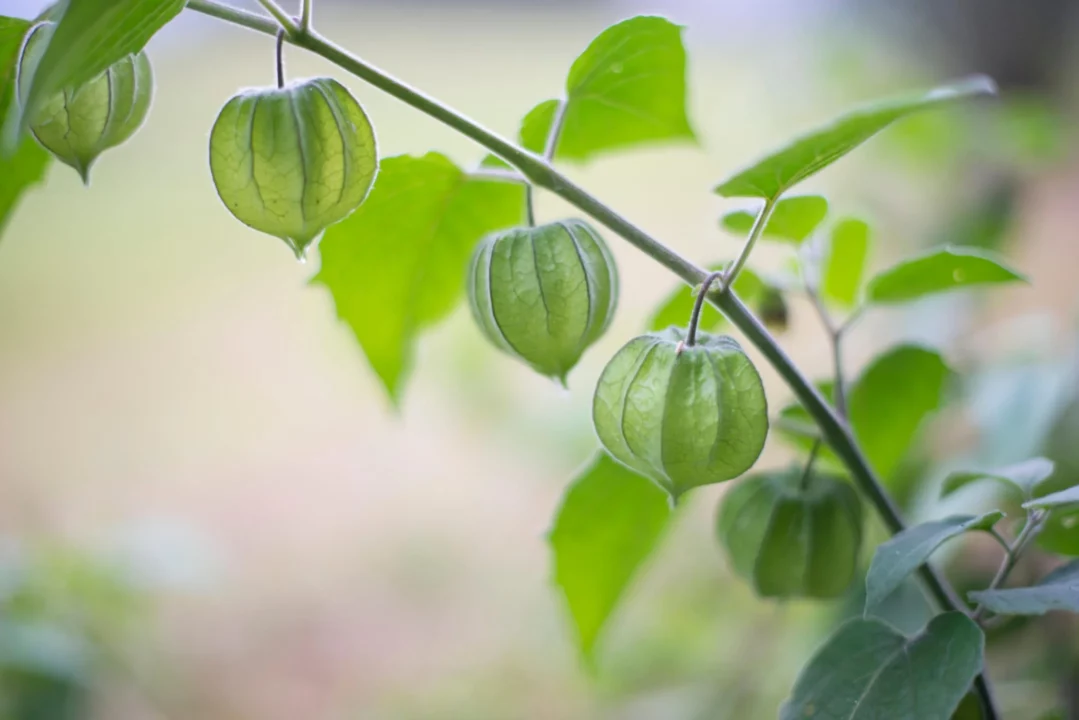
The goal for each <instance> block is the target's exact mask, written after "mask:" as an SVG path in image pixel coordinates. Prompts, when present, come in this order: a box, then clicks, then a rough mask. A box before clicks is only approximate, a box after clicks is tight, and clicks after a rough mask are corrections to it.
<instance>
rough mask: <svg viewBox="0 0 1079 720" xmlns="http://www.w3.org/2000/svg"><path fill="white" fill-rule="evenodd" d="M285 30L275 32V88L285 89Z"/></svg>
mask: <svg viewBox="0 0 1079 720" xmlns="http://www.w3.org/2000/svg"><path fill="white" fill-rule="evenodd" d="M284 45H285V28H281V29H279V30H278V31H277V87H279V88H283V87H285V47H284Z"/></svg>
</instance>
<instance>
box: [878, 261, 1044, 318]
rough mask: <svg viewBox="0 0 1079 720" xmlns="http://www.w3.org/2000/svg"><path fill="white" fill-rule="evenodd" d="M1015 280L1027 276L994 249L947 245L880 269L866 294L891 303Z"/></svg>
mask: <svg viewBox="0 0 1079 720" xmlns="http://www.w3.org/2000/svg"><path fill="white" fill-rule="evenodd" d="M1016 281H1021V282H1027V279H1026V277H1024V276H1023V275H1021V274H1020V273H1018V272H1017V271H1015V270H1013V269H1011V268H1010V267H1008V265H1007V263H1006V262H1005V261H1004V259H1003V258H1002V257H1000V256H999V255H997V254H996V253H993V252H990V251H988V250H978V249H976V248H963V247H949V248H942V249H939V250H933V251H932V252H930V253H928V254H926V255H922V256H921V257H917V258H914V259H913V260H907V261H906V262H902V263H900V264H898V265H896V266H895V267H892V268H889V269H887V270H885V271H884V272H882V273H880V274H879V275H877V276H876V277H874V278H873V279H872V280H871V281H870V282H869V287H868V288H867V289H866V297H867V298H868V299H869V301H870V302H873V303H876V304H878V305H890V304H894V303H901V302H907V301H909V300H917V299H918V298H922V297H925V296H927V295H935V294H937V293H942V292H948V291H950V290H959V289H962V288H968V287H974V286H977V285H990V284H999V283H1007V282H1016Z"/></svg>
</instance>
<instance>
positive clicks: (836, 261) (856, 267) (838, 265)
mask: <svg viewBox="0 0 1079 720" xmlns="http://www.w3.org/2000/svg"><path fill="white" fill-rule="evenodd" d="M868 257H869V226H868V225H866V224H865V222H864V221H862V220H856V219H854V218H844V219H842V220H840V221H839V222H837V223H836V224H835V227H833V228H832V235H831V241H830V242H829V243H828V255H827V257H825V259H824V264H823V268H822V272H821V286H820V291H821V295H823V296H824V299H825V300H829V301H831V302H833V303H835V304H836V305H839V306H840V307H843V308H850V307H853V306H854V304H855V301H856V300H857V299H858V291H859V290H860V289H861V287H862V275H863V274H864V273H865V264H866V259H867V258H868Z"/></svg>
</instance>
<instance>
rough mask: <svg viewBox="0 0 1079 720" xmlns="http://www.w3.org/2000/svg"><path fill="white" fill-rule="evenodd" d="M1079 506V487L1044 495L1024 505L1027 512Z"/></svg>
mask: <svg viewBox="0 0 1079 720" xmlns="http://www.w3.org/2000/svg"><path fill="white" fill-rule="evenodd" d="M1076 505H1079V486H1075V487H1070V488H1068V489H1067V490H1060V491H1058V492H1055V493H1050V494H1048V495H1043V496H1042V497H1040V498H1035V499H1034V500H1028V501H1027V502H1025V503H1023V508H1024V509H1026V510H1064V509H1068V508H1074V507H1075V506H1076Z"/></svg>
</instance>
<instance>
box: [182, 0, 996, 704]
mask: <svg viewBox="0 0 1079 720" xmlns="http://www.w3.org/2000/svg"><path fill="white" fill-rule="evenodd" d="M187 7H188V8H189V9H191V10H195V11H197V12H201V13H204V14H206V15H211V16H213V17H217V18H220V19H222V20H227V21H229V22H232V23H235V24H237V25H242V26H244V27H247V28H249V29H251V30H256V31H258V32H263V33H267V34H271V35H272V34H276V32H277V30H278V24H277V23H275V22H273V21H272V20H270V19H268V18H264V17H260V16H259V15H255V14H253V13H250V12H245V11H242V10H237V9H236V8H232V7H228V6H225V5H220V4H218V3H216V2H213V1H212V0H188V4H187ZM295 28H296V26H295V25H293V26H292V28H291V29H289V32H288V36H287V38H286V39H287V40H288V41H289V42H291V43H292V44H294V45H297V46H298V47H302V48H305V49H307V50H310V51H311V52H313V53H315V54H316V55H319V56H321V57H323V58H325V59H326V60H329V61H330V62H332V63H334V64H335V65H337V66H338V67H340V68H342V69H343V70H345V71H347V72H349V73H351V74H353V75H355V76H356V77H358V78H360V79H361V80H364V81H366V82H368V83H370V84H371V85H373V86H375V87H377V88H379V89H380V90H383V91H384V92H386V93H387V94H389V95H392V96H393V97H395V98H397V99H398V100H400V101H402V102H404V103H406V104H407V105H410V106H412V107H414V108H415V109H417V110H419V111H420V112H423V113H425V114H427V115H429V116H431V117H433V118H434V119H436V120H438V121H440V122H442V123H444V124H445V125H447V126H449V127H451V128H453V129H454V130H457V131H458V132H460V133H461V134H462V135H464V136H465V137H468V138H470V139H472V140H474V141H475V142H477V143H479V144H480V145H482V146H483V147H485V148H486V149H487V150H489V151H491V152H492V153H494V154H495V155H498V156H499V157H501V158H502V159H503V160H505V161H506V162H508V163H509V164H510V165H513V166H514V167H516V168H517V169H518V170H520V172H521V174H522V175H524V176H525V178H526V179H528V181H529V182H531V183H533V184H534V185H538V186H539V187H542V188H544V189H545V190H548V191H550V192H552V193H555V194H556V195H558V196H560V197H561V198H562V199H564V200H566V201H567V202H569V203H570V204H571V205H573V206H575V207H576V208H578V209H579V210H581V211H583V212H584V213H586V214H588V215H590V216H591V217H592V218H594V219H595V220H596V221H598V222H600V223H601V224H603V225H604V226H606V227H607V228H608V229H610V230H611V231H613V232H614V233H616V234H617V235H620V236H621V237H622V238H624V239H625V240H626V241H627V242H629V243H630V244H631V245H633V246H634V247H636V248H637V249H638V250H640V251H641V252H643V253H645V254H646V255H648V256H649V257H651V258H652V259H653V260H655V261H656V262H658V263H660V264H661V265H663V266H664V267H666V268H667V269H668V270H670V271H671V272H673V273H674V274H675V275H677V276H678V277H679V278H681V279H682V280H683V281H684V282H685V283H686V284H688V285H690V286H696V285H699V284H701V283H702V282H703V281H704V279H705V278H706V277H707V275H708V273H707V272H706V271H705V270H704V269H702V268H700V267H698V266H697V265H696V264H694V263H693V262H691V261H690V260H688V259H686V258H685V257H683V256H682V255H680V254H679V253H678V252H676V251H675V250H673V249H672V248H669V247H667V246H666V245H664V244H663V243H661V242H660V241H658V240H656V239H655V238H653V237H652V236H651V235H649V234H648V233H646V232H645V231H644V230H642V229H640V228H638V227H637V226H636V225H634V224H633V223H631V222H630V221H629V220H627V219H626V218H624V217H622V216H621V215H619V214H618V213H617V212H615V211H614V210H612V209H611V208H609V207H607V206H606V205H604V204H603V203H602V202H601V201H600V200H598V199H597V198H595V197H593V196H592V195H591V194H589V193H588V192H587V191H585V190H584V189H583V188H581V187H579V186H578V185H576V184H574V183H573V182H572V181H571V180H570V179H569V178H567V177H566V176H564V175H562V174H561V173H560V172H558V171H557V170H556V169H555V168H553V167H552V166H551V165H550V163H549V162H547V161H546V160H544V159H543V158H542V157H540V156H538V155H535V154H533V153H531V152H529V151H527V150H525V149H524V148H521V147H518V146H517V145H515V144H514V143H512V142H510V141H509V140H507V139H505V138H503V137H502V136H500V135H498V134H497V133H494V132H492V131H490V130H488V129H487V128H485V127H483V126H482V125H480V124H479V123H477V122H475V121H474V120H472V119H470V118H468V117H466V116H465V115H463V114H461V113H459V112H457V111H456V110H454V109H453V108H450V107H448V106H446V105H443V104H442V103H441V102H439V101H438V100H436V99H434V98H432V97H431V96H429V95H427V94H426V93H423V92H421V91H419V90H416V89H414V88H412V87H411V86H409V85H408V84H406V83H404V82H402V81H401V80H398V79H397V78H395V77H393V76H392V75H390V74H388V73H386V72H384V71H382V70H381V69H379V68H377V67H375V66H374V65H371V64H369V63H367V62H365V61H364V60H362V59H360V58H358V57H356V56H355V55H352V54H351V53H349V52H348V51H346V50H344V49H343V48H340V47H338V46H337V45H335V44H333V43H332V42H330V41H328V40H326V39H325V38H323V37H321V36H319V35H317V34H316V33H314V32H305V31H301V30H299V29H295ZM765 219H766V218H765ZM708 300H709V301H710V302H711V303H712V304H713V305H715V306H716V307H717V308H719V310H720V311H721V312H722V313H723V314H724V315H726V317H727V319H728V320H730V321H731V323H732V324H733V325H734V326H735V327H737V328H738V329H739V330H740V331H741V332H742V333H743V334H744V335H745V336H746V339H748V340H749V342H750V343H751V344H752V345H753V346H754V347H756V348H757V350H759V351H760V353H761V354H762V355H763V356H764V358H765V359H766V360H767V361H768V362H769V363H770V364H771V365H772V367H774V368H775V370H776V372H778V373H779V375H780V377H782V378H783V380H784V381H785V382H786V383H787V385H789V386H790V388H791V390H792V391H793V392H794V394H795V396H796V397H797V398H798V400H799V401H800V402H801V403H802V405H803V406H805V408H806V410H807V411H808V412H809V414H810V416H812V417H813V419H814V420H815V421H816V423H817V425H818V426H819V427H820V430H821V435H822V437H823V438H824V440H825V441H826V442H827V443H828V444H829V445H830V446H831V447H832V449H833V450H834V451H835V453H836V455H837V456H838V457H839V458H840V460H841V461H842V462H843V464H844V465H845V466H846V467H847V469H848V471H849V472H850V474H851V476H852V478H853V479H854V481H855V482H856V483H857V484H858V486H859V488H861V490H862V492H863V493H864V494H865V495H866V497H868V498H869V501H870V502H871V503H873V505H874V507H876V509H877V512H878V513H879V514H880V516H881V518H882V519H883V520H884V524H885V525H886V526H887V528H888V530H889V532H891V533H892V534H893V535H895V534H897V533H899V532H901V531H903V530H904V529H905V528H906V525H905V523H904V521H903V517H902V515H901V514H900V512H899V509H898V508H897V507H896V505H895V503H894V502H893V501H892V499H891V497H890V496H889V495H888V493H887V492H886V491H885V490H884V488H883V486H881V484H880V483H879V482H878V481H877V478H876V476H875V475H874V474H873V470H872V469H871V468H870V467H869V463H868V461H867V460H866V458H865V456H864V455H863V454H862V452H861V450H860V449H859V447H858V445H857V443H856V442H855V441H854V438H853V437H852V435H851V433H850V431H849V429H848V428H847V426H846V424H845V423H844V422H843V421H842V420H840V418H839V417H838V416H837V415H836V414H835V412H834V411H833V410H832V408H831V407H830V406H829V405H828V403H827V402H826V401H825V399H824V398H823V397H822V396H821V394H820V393H819V392H817V390H816V388H814V387H813V384H812V383H810V382H809V380H808V379H806V378H805V377H804V376H803V375H802V374H801V372H800V371H799V370H798V368H797V367H795V365H794V363H793V362H792V361H791V359H790V358H789V357H788V356H787V354H786V352H784V351H783V349H782V348H781V347H780V346H779V345H778V344H777V343H776V342H775V340H774V339H773V338H772V336H771V334H769V332H768V331H767V330H766V329H765V328H764V326H763V325H762V324H761V323H760V322H759V321H758V320H757V318H756V317H754V316H753V314H752V313H750V312H749V310H748V309H747V308H746V306H745V305H743V304H742V301H741V300H739V299H738V297H737V296H736V295H735V294H734V293H733V292H730V291H729V288H723V289H721V291H712V292H711V293H709V294H708ZM918 572H919V575H920V576H921V578H922V580H923V581H924V583H925V585H926V587H927V588H928V589H929V591H930V593H931V594H932V595H933V597H934V598H935V599H936V601H937V603H938V604H939V605H940V607H941V608H943V609H945V610H955V611H959V612H966V607H965V604H964V603H963V601H962V600H961V599H960V598H959V597H958V596H957V595H956V593H955V591H954V590H953V589H952V588H951V586H950V585H949V584H948V583H947V581H945V580H944V579H943V578H942V577H941V576H940V575H939V574H938V573H937V572H936V570H934V569H933V568H932V567H930V566H929V565H922V566H921V568H920V569H919V571H918ZM975 688H976V689H977V690H978V693H979V695H980V696H981V699H982V704H983V707H984V709H985V711H986V717H987V720H998V718H999V716H998V714H997V712H996V710H995V707H994V704H993V702H992V699H991V698H990V696H989V688H988V682H987V681H986V680H985V678H984V675H982V676H979V678H978V681H976V682H975Z"/></svg>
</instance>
